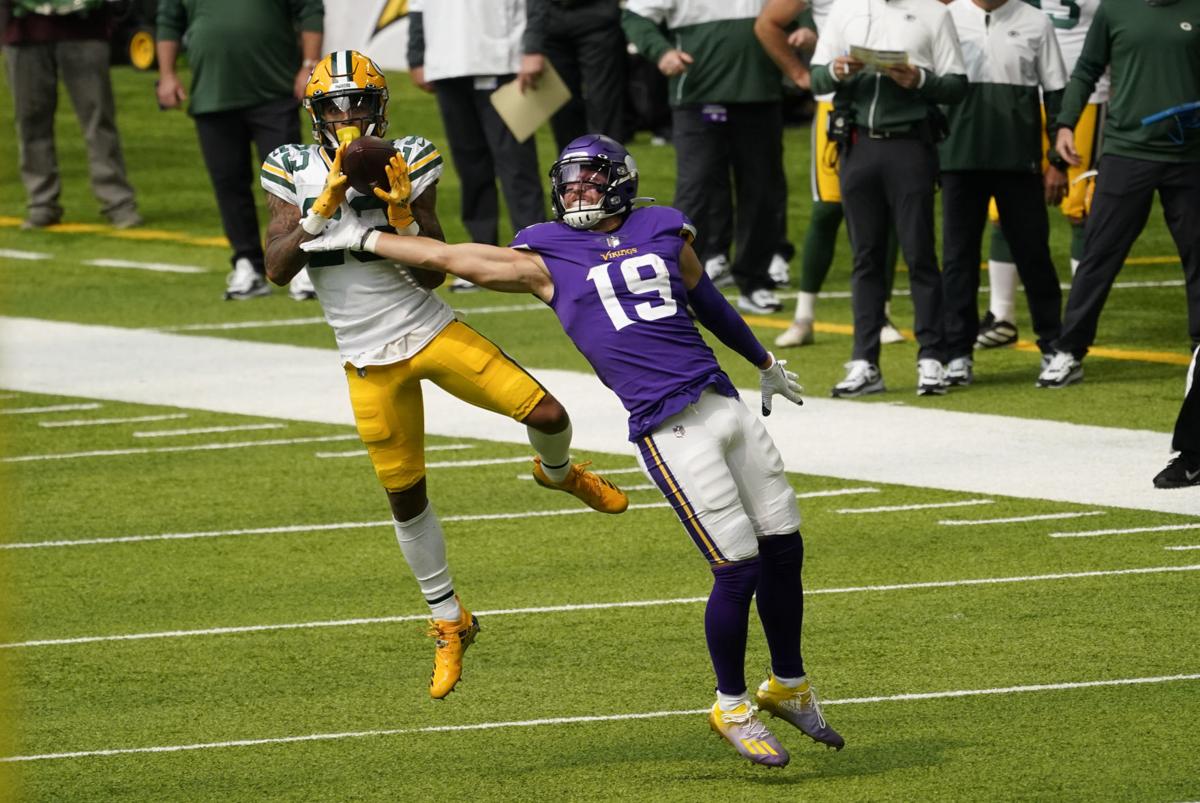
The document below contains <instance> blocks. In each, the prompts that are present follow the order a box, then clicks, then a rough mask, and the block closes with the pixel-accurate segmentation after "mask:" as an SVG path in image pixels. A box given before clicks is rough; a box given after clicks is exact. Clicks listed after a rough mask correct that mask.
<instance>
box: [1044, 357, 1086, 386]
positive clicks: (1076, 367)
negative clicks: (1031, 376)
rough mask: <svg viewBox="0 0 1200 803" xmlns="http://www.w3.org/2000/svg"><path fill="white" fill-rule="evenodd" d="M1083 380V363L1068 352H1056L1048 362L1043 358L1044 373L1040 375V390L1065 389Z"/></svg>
mask: <svg viewBox="0 0 1200 803" xmlns="http://www.w3.org/2000/svg"><path fill="white" fill-rule="evenodd" d="M1081 379H1083V363H1082V362H1080V361H1079V360H1077V359H1075V355H1073V354H1071V353H1069V352H1066V351H1056V352H1054V356H1052V357H1051V358H1050V361H1049V362H1047V361H1046V358H1045V356H1043V357H1042V372H1041V373H1040V374H1039V375H1038V378H1037V386H1038V387H1039V388H1065V387H1066V386H1067V385H1073V384H1075V383H1076V382H1078V381H1080V380H1081Z"/></svg>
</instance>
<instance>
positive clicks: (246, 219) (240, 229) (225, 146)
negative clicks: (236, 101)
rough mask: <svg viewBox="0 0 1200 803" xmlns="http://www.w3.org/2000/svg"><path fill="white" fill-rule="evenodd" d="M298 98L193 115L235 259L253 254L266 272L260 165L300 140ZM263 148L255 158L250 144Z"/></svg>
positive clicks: (258, 267) (259, 149)
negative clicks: (257, 200)
mask: <svg viewBox="0 0 1200 803" xmlns="http://www.w3.org/2000/svg"><path fill="white" fill-rule="evenodd" d="M298 109H299V101H297V100H296V99H295V98H280V99H279V100H273V101H270V102H269V103H264V104H262V105H261V106H251V107H249V108H245V109H230V110H229V111H223V112H208V113H207V114H197V115H194V118H193V119H195V121H196V134H197V135H198V136H199V137H200V152H201V153H202V154H203V155H204V166H205V167H207V168H208V176H209V178H210V179H212V185H213V192H214V194H215V195H216V198H217V208H218V209H219V210H220V212H221V226H222V227H223V228H224V229H225V236H226V238H228V239H229V244H230V245H232V246H233V261H235V262H236V261H237V260H238V259H241V258H243V257H244V258H246V259H249V260H250V261H251V262H252V263H253V264H254V269H255V270H256V271H258V272H259V273H260V274H262V273H263V270H264V268H263V246H262V235H261V233H260V231H259V228H258V211H257V209H256V208H255V206H254V192H253V189H252V188H253V186H254V182H255V181H257V180H258V166H259V165H261V164H262V163H263V160H265V159H266V158H267V155H268V154H270V153H271V151H273V150H275V149H276V148H278V147H279V146H280V145H287V144H294V143H297V142H299V141H300V118H299V115H298V112H297V110H298ZM251 143H254V146H255V148H256V149H257V150H258V161H257V162H254V161H252V157H251V153H250V144H251Z"/></svg>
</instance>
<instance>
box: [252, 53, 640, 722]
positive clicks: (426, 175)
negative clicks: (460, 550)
mask: <svg viewBox="0 0 1200 803" xmlns="http://www.w3.org/2000/svg"><path fill="white" fill-rule="evenodd" d="M387 100H388V92H387V81H386V79H385V78H384V75H383V72H382V71H381V70H380V69H379V67H378V66H377V65H376V64H375V63H374V62H373V61H371V60H370V59H369V58H367V57H366V56H364V55H362V54H361V53H358V52H356V51H353V50H345V51H337V52H334V53H331V54H329V55H328V56H326V57H325V58H324V59H322V60H321V61H320V62H319V63H318V64H317V66H316V67H314V68H313V72H312V75H311V76H310V77H309V80H308V85H307V88H306V91H305V106H306V107H307V108H308V110H309V114H310V115H311V117H312V122H313V137H314V139H315V140H316V144H313V145H284V146H282V147H280V148H278V149H276V150H275V151H273V152H272V153H271V155H270V156H268V157H267V159H266V161H265V162H263V165H262V170H261V173H260V176H261V182H262V186H263V188H264V189H265V190H266V191H267V193H268V195H267V199H268V208H269V210H270V213H271V222H270V225H269V226H268V229H267V249H266V268H267V277H268V278H269V279H270V280H271V281H272V282H274V283H276V284H281V285H282V284H287V282H288V281H289V280H290V279H291V278H292V276H294V275H295V274H296V273H297V272H298V271H300V270H301V269H302V268H304V267H305V265H306V264H307V265H308V273H309V276H310V277H311V278H312V283H313V287H314V288H315V290H316V294H317V299H318V300H319V301H320V303H321V307H322V309H323V310H324V313H325V319H326V320H327V321H328V322H329V325H330V326H331V327H333V331H334V335H335V337H336V340H337V344H338V350H339V352H340V354H341V360H342V363H343V366H344V369H345V372H346V381H347V383H348V384H349V390H350V403H351V405H352V407H353V408H354V418H355V421H356V423H357V427H358V434H359V436H360V437H361V438H362V441H363V443H364V444H365V445H366V447H367V453H368V454H369V455H370V458H371V462H372V464H373V465H374V467H375V473H376V475H377V476H378V477H379V481H380V482H381V483H382V484H383V487H384V489H385V490H386V491H387V496H388V502H389V503H390V505H391V509H392V517H393V519H394V520H395V526H396V537H397V539H398V540H399V542H400V549H401V551H402V552H403V553H404V558H405V560H406V561H407V562H408V564H409V567H410V568H411V569H412V572H413V574H414V576H415V577H416V579H417V583H418V585H419V586H420V588H421V592H422V594H423V595H424V597H425V601H426V602H427V603H428V604H429V607H430V611H431V615H432V622H431V626H430V635H431V636H433V637H434V638H435V640H436V645H437V646H436V651H435V656H434V669H433V675H432V677H431V679H430V687H429V693H430V695H431V696H432V697H434V698H435V699H441V698H443V697H445V696H446V695H447V694H449V693H450V692H451V691H452V690H453V689H454V686H455V684H456V683H457V682H458V679H459V677H460V676H461V674H462V656H463V652H464V651H465V650H466V648H467V647H468V646H470V644H471V643H472V641H474V639H475V634H476V633H477V632H478V631H479V624H478V622H477V621H476V619H475V617H474V616H472V615H471V613H470V611H468V610H467V608H466V607H465V606H463V605H462V604H461V603H460V601H459V599H458V597H457V595H456V594H455V593H454V586H453V583H452V581H451V577H450V570H449V567H448V565H447V562H446V545H445V540H444V537H443V534H442V528H441V525H440V524H439V522H438V519H437V515H436V514H435V513H434V511H433V508H432V506H431V505H430V504H429V499H428V497H427V496H426V483H425V454H424V435H425V429H424V404H423V401H422V393H421V380H423V379H427V380H429V381H432V382H434V383H436V384H437V385H438V386H440V387H441V388H443V389H444V390H446V391H447V392H449V393H452V394H453V395H455V396H457V397H458V398H460V399H462V400H464V401H467V402H470V403H471V404H474V405H476V406H478V407H482V408H484V409H487V410H492V411H493V412H496V413H499V414H501V415H505V416H509V417H511V418H513V419H515V420H517V421H520V422H522V423H524V424H525V425H526V428H527V431H528V435H529V442H530V443H531V444H532V445H533V447H534V449H535V451H536V452H537V454H538V456H537V457H536V458H535V459H534V468H533V476H534V479H535V480H537V482H538V484H539V485H542V486H544V487H547V488H552V489H556V490H563V491H567V492H569V493H571V494H573V495H574V496H576V497H578V498H579V499H581V500H583V501H584V502H585V503H587V504H588V505H589V506H591V507H593V508H595V509H596V510H599V511H601V512H605V513H620V512H622V511H623V510H625V508H626V506H627V505H628V499H627V498H626V496H625V494H624V493H623V492H622V491H621V490H620V489H618V488H617V487H616V486H615V485H613V484H612V483H610V482H608V481H607V480H605V479H603V478H601V477H599V476H597V475H595V474H593V473H592V472H590V471H586V470H585V469H584V467H583V465H574V464H572V463H571V460H570V444H571V422H570V419H569V418H568V417H567V413H566V411H565V410H564V409H563V407H562V405H561V404H559V402H558V401H557V400H556V399H555V398H554V397H553V396H551V395H550V394H549V393H548V392H547V391H546V390H545V388H543V387H542V386H541V385H540V384H539V383H538V382H537V380H535V379H534V378H533V377H532V376H530V375H529V374H528V373H526V371H525V370H524V369H523V368H521V366H520V365H518V364H517V363H516V362H514V361H513V360H512V359H511V358H510V357H508V356H507V355H505V354H504V353H503V352H502V351H501V350H500V349H499V348H497V347H496V345H495V344H493V343H492V342H491V341H489V340H488V339H486V338H485V337H483V336H482V335H480V334H479V333H478V332H476V331H474V330H473V329H471V328H470V327H469V326H467V325H466V324H464V323H462V322H460V321H457V320H455V317H454V313H453V312H452V311H451V309H450V308H449V306H447V305H446V303H445V302H444V301H442V299H441V298H439V297H438V296H437V295H436V294H435V293H434V292H433V288H434V287H436V286H437V285H438V284H440V283H441V280H442V276H441V274H431V273H428V272H424V271H420V270H414V269H410V268H408V267H406V266H404V265H400V264H397V263H393V262H389V261H385V260H382V259H380V258H379V257H376V256H374V255H372V254H366V253H360V252H355V251H334V252H325V253H321V254H312V255H310V254H307V253H305V252H304V251H302V250H301V249H300V244H301V243H303V242H306V241H308V240H311V239H314V238H315V237H316V236H317V235H319V234H321V233H323V232H334V231H337V229H338V228H339V227H342V226H344V225H348V222H352V223H353V225H355V226H358V225H365V226H368V227H371V228H376V229H382V230H388V231H391V230H394V231H397V232H399V233H402V234H410V235H411V234H417V233H421V234H425V235H427V236H432V237H436V238H438V239H444V238H443V236H442V229H441V225H440V224H439V222H438V218H437V210H436V192H435V186H436V184H437V181H438V178H439V177H440V176H441V173H442V157H441V155H440V154H439V153H438V150H437V148H435V147H434V145H433V143H431V142H429V141H428V140H426V139H423V138H421V137H416V136H409V137H404V138H402V139H397V140H394V146H395V148H396V149H397V150H398V151H399V152H400V153H402V154H403V155H404V159H405V161H406V162H408V164H410V165H412V170H411V173H410V179H411V188H409V187H405V188H404V191H403V192H400V191H393V192H392V193H390V194H389V193H388V192H385V191H383V190H376V191H375V195H365V194H362V193H359V192H358V191H356V190H355V189H353V188H352V187H350V186H349V179H348V178H347V176H346V175H345V174H344V173H343V172H342V169H341V161H342V154H343V152H344V151H345V147H346V144H347V143H349V142H350V141H352V140H354V139H356V138H358V137H359V136H363V135H370V136H382V135H383V134H384V133H385V132H386V130H387V115H386V112H387ZM410 201H411V204H410ZM585 465H586V464H585Z"/></svg>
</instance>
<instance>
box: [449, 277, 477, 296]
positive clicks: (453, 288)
mask: <svg viewBox="0 0 1200 803" xmlns="http://www.w3.org/2000/svg"><path fill="white" fill-rule="evenodd" d="M479 289H481V288H480V287H479V285H477V284H475V283H473V282H468V281H467V280H466V279H459V278H456V279H455V280H454V281H452V282H450V292H451V293H473V292H475V291H476V290H479Z"/></svg>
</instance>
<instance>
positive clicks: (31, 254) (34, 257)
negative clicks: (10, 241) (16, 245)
mask: <svg viewBox="0 0 1200 803" xmlns="http://www.w3.org/2000/svg"><path fill="white" fill-rule="evenodd" d="M52 256H53V255H52V254H41V253H38V252H37V251H14V250H13V249H11V248H0V259H23V260H27V261H30V262H36V261H39V260H42V259H50V258H51V257H52Z"/></svg>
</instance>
